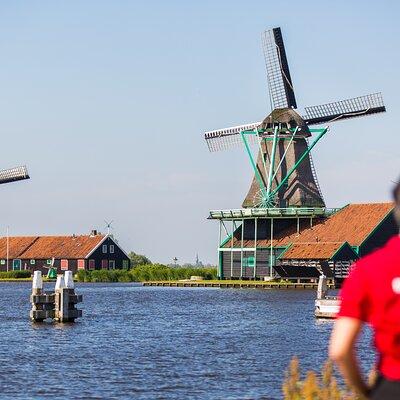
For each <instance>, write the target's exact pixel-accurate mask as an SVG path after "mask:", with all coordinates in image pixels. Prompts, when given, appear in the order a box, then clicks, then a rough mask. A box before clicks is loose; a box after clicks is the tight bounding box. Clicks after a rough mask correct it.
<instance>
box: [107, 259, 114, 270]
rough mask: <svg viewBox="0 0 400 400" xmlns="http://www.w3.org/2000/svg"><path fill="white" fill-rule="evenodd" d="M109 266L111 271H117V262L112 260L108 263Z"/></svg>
mask: <svg viewBox="0 0 400 400" xmlns="http://www.w3.org/2000/svg"><path fill="white" fill-rule="evenodd" d="M108 266H109V268H110V269H115V260H110V261H109V262H108Z"/></svg>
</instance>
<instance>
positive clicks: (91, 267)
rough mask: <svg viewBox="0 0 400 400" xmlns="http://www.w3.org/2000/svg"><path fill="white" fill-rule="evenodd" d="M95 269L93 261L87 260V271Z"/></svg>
mask: <svg viewBox="0 0 400 400" xmlns="http://www.w3.org/2000/svg"><path fill="white" fill-rule="evenodd" d="M95 268H96V266H95V263H94V260H89V269H95Z"/></svg>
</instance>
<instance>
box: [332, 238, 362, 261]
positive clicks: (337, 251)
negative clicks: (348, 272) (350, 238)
mask: <svg viewBox="0 0 400 400" xmlns="http://www.w3.org/2000/svg"><path fill="white" fill-rule="evenodd" d="M346 245H347V246H349V248H350V249H351V251H352V252H353V253H354V255H355V256H356V257H357V258H359V256H358V254H357V253H356V252H355V251H354V250H353V247H351V246H350V243H349V242H344V243H343V244H342V245H341V246H340V247H339V248H338V249H337V250H336V251H335V252H334V253H333V255H332V256H331V258H330V259H331V260H333V259H334V258H335V256H336V254H338V253H339V252H340V250H342V249H343V247H345V246H346Z"/></svg>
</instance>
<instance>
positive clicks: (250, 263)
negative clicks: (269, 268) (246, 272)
mask: <svg viewBox="0 0 400 400" xmlns="http://www.w3.org/2000/svg"><path fill="white" fill-rule="evenodd" d="M254 265H255V259H254V257H253V256H250V257H243V267H251V268H254Z"/></svg>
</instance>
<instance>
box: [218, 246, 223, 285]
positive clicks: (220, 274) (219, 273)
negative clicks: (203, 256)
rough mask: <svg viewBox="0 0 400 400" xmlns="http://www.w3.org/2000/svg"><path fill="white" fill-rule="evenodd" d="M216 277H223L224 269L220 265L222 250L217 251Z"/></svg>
mask: <svg viewBox="0 0 400 400" xmlns="http://www.w3.org/2000/svg"><path fill="white" fill-rule="evenodd" d="M218 278H219V279H224V269H223V266H222V251H219V252H218Z"/></svg>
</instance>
